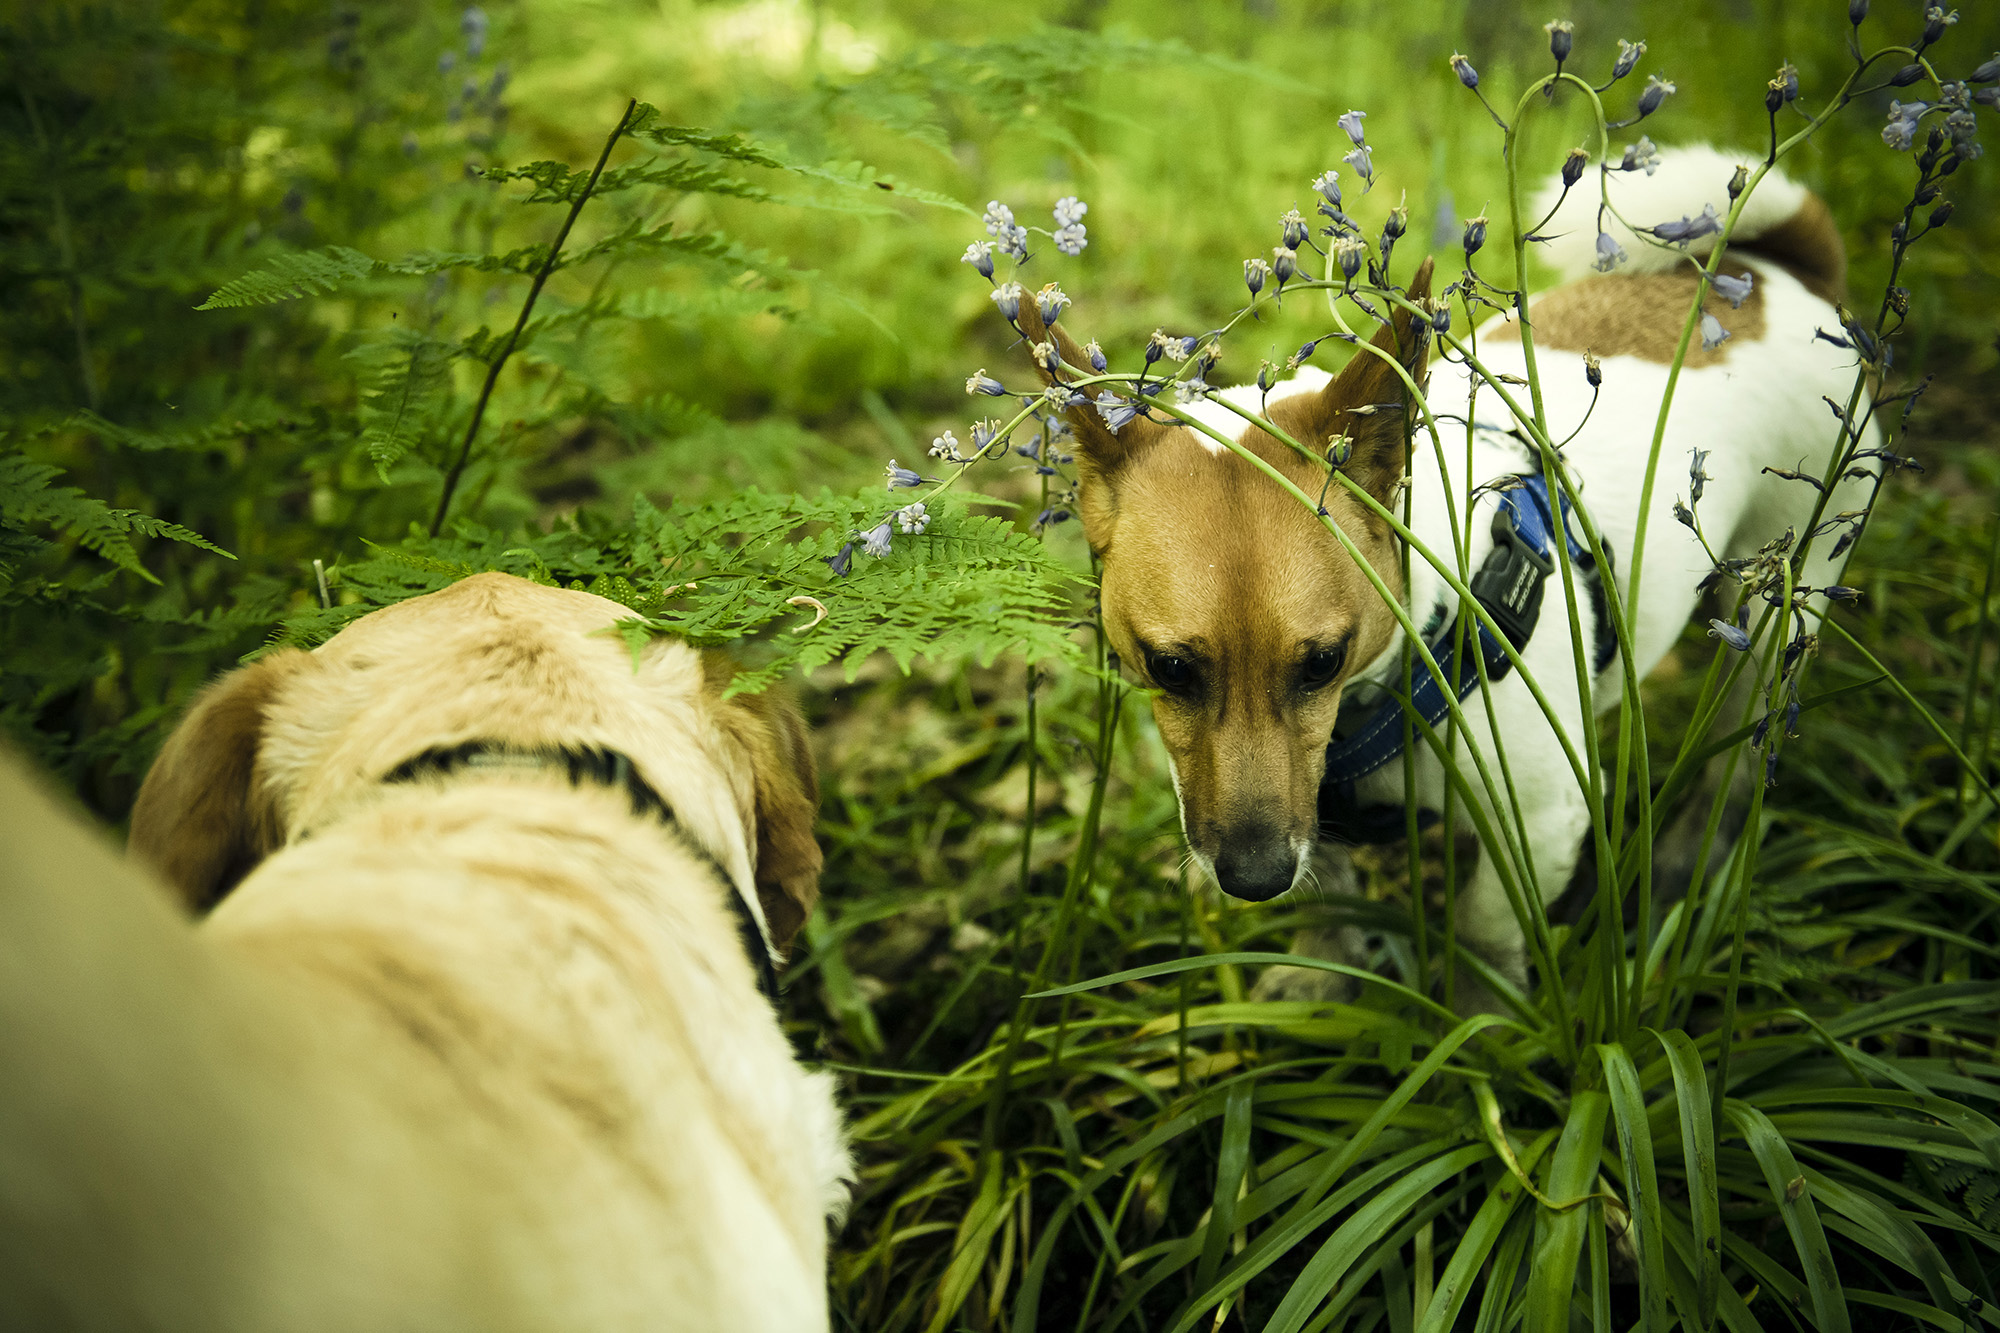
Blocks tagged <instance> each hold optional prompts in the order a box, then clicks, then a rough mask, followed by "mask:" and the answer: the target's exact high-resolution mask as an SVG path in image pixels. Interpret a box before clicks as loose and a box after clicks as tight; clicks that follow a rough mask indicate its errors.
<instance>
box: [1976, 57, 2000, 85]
mask: <svg viewBox="0 0 2000 1333" xmlns="http://www.w3.org/2000/svg"><path fill="white" fill-rule="evenodd" d="M1969 77H1970V81H1971V82H1973V83H1992V82H1994V81H1995V80H2000V51H1995V52H1994V53H1993V58H1992V59H1991V60H1989V61H1987V62H1986V63H1985V64H1983V65H1981V66H1979V67H1978V68H1977V69H1975V70H1973V71H1972V73H1971V75H1970V76H1969Z"/></svg>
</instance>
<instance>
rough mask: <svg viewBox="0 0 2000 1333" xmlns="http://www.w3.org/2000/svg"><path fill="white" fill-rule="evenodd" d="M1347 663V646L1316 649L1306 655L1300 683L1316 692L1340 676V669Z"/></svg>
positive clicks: (1301, 669) (1339, 645)
mask: <svg viewBox="0 0 2000 1333" xmlns="http://www.w3.org/2000/svg"><path fill="white" fill-rule="evenodd" d="M1346 662H1347V645H1346V644H1344V643H1343V644H1338V645H1336V646H1334V647H1332V648H1315V649H1313V650H1312V652H1310V653H1308V654H1307V655H1306V661H1305V665H1304V666H1303V667H1301V668H1300V670H1299V683H1300V684H1302V685H1304V686H1305V687H1306V688H1307V689H1309V690H1316V689H1318V688H1319V687H1320V686H1322V685H1325V684H1327V683H1328V682H1329V681H1331V680H1332V679H1333V678H1334V677H1335V676H1337V675H1339V674H1340V668H1341V667H1342V666H1343V665H1345V664H1346Z"/></svg>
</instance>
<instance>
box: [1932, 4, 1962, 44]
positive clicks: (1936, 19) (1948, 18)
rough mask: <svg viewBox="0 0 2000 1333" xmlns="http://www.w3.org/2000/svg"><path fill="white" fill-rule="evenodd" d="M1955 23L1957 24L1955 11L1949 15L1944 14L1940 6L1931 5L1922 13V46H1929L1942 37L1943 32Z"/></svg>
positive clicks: (1956, 12) (1942, 7)
mask: <svg viewBox="0 0 2000 1333" xmlns="http://www.w3.org/2000/svg"><path fill="white" fill-rule="evenodd" d="M1956 22H1958V11H1957V10H1956V9H1954V10H1952V11H1951V12H1950V13H1946V12H1945V9H1944V6H1942V5H1932V6H1931V7H1930V8H1929V9H1926V10H1925V11H1924V45H1925V46H1929V45H1930V44H1931V43H1932V42H1934V41H1936V40H1937V39H1938V38H1940V37H1942V36H1944V30H1945V29H1946V28H1949V27H1950V26H1951V25H1952V24H1954V23H1956Z"/></svg>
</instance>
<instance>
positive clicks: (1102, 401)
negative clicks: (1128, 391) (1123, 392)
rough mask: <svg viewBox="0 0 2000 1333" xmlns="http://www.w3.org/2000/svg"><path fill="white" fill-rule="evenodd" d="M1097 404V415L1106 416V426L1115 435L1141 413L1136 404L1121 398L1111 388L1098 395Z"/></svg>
mask: <svg viewBox="0 0 2000 1333" xmlns="http://www.w3.org/2000/svg"><path fill="white" fill-rule="evenodd" d="M1095 406H1096V408H1097V415H1098V416H1100V417H1102V418H1104V428H1105V429H1106V430H1108V431H1110V432H1111V433H1112V434H1113V435H1116V434H1117V433H1118V432H1119V431H1121V430H1123V429H1124V428H1125V425H1126V423H1127V422H1129V421H1131V420H1132V418H1133V417H1136V416H1138V415H1139V408H1138V406H1137V405H1136V404H1134V403H1131V402H1128V401H1126V400H1125V399H1123V398H1120V397H1119V396H1118V395H1117V394H1115V393H1113V392H1111V390H1109V389H1106V390H1105V391H1104V392H1103V393H1100V394H1098V395H1097V402H1096V404H1095Z"/></svg>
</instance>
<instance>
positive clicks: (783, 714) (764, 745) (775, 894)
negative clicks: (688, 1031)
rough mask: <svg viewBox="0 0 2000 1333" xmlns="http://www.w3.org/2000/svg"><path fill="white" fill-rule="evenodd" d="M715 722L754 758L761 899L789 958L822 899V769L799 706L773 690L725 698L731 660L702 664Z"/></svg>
mask: <svg viewBox="0 0 2000 1333" xmlns="http://www.w3.org/2000/svg"><path fill="white" fill-rule="evenodd" d="M702 665H703V667H704V674H705V676H706V688H707V691H708V693H709V694H710V696H711V698H712V699H713V700H714V701H715V709H716V713H715V716H716V720H717V722H719V723H720V724H721V726H722V729H723V731H724V732H725V733H727V735H728V736H729V737H730V739H731V740H733V741H734V742H736V744H737V745H739V746H741V747H742V749H743V751H744V752H745V753H746V754H748V755H749V756H750V768H751V775H752V778H753V781H754V787H755V790H754V800H755V804H756V819H757V847H756V873H757V900H758V902H759V903H760V904H762V906H763V908H764V920H765V923H766V924H767V925H768V926H769V927H770V931H771V942H772V943H773V944H774V945H776V946H777V947H778V949H779V950H780V951H781V952H789V951H790V949H791V946H792V941H793V939H795V938H796V937H797V936H798V933H799V931H800V930H801V929H802V928H803V927H804V926H805V923H806V918H807V917H810V916H811V915H812V910H813V904H814V903H816V902H817V901H819V872H820V866H821V864H822V861H823V858H822V856H821V854H820V849H819V843H818V841H817V840H816V839H815V838H814V837H813V820H814V818H815V817H816V816H817V815H818V813H819V771H818V769H817V767H816V766H815V765H814V763H813V756H812V747H811V746H810V745H809V744H808V743H807V741H806V731H805V719H804V718H802V717H800V716H799V710H798V705H796V704H794V703H793V702H792V701H791V700H789V699H787V698H784V697H783V696H782V695H780V694H778V693H777V692H776V691H767V692H766V693H763V694H739V695H736V696H735V697H733V698H730V699H726V700H725V699H723V698H722V691H723V689H724V688H725V687H726V686H727V685H728V684H729V680H730V678H731V676H733V675H734V674H735V667H734V666H733V664H731V663H730V662H729V661H728V659H727V658H724V657H722V656H721V655H720V654H715V653H711V654H709V655H707V656H706V657H705V658H704V659H703V662H702Z"/></svg>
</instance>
